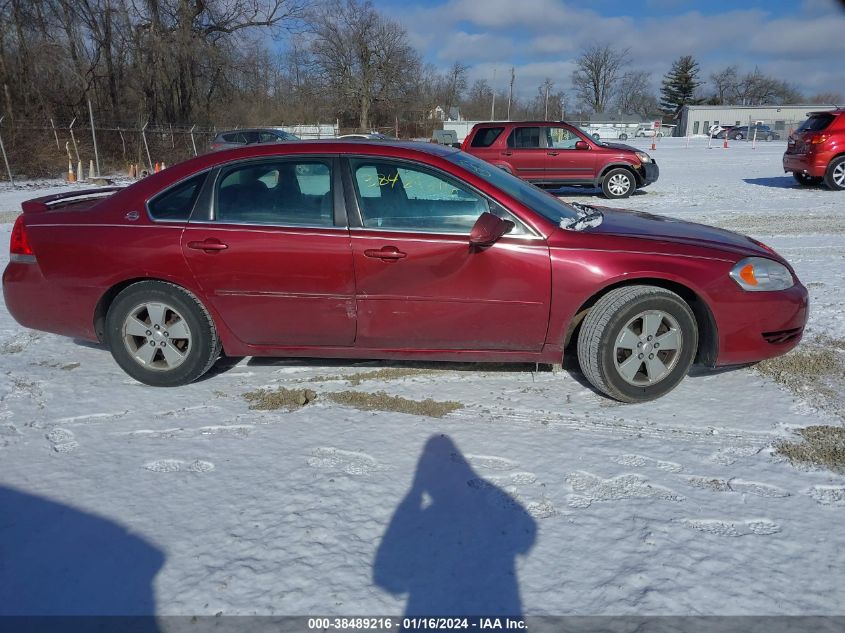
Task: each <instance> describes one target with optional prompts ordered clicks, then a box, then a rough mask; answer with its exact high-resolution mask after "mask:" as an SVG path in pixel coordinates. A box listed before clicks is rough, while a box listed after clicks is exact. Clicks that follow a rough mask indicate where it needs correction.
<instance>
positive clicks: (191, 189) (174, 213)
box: [147, 172, 208, 222]
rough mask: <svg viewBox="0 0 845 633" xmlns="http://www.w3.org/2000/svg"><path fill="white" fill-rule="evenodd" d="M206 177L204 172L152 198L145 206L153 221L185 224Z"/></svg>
mask: <svg viewBox="0 0 845 633" xmlns="http://www.w3.org/2000/svg"><path fill="white" fill-rule="evenodd" d="M207 175H208V173H207V172H205V173H202V174H199V175H198V176H194V177H192V178H188V180H184V181H182V182H180V183H179V184H178V185H175V186H173V187H171V188H170V189H168V190H166V191H165V192H164V193H160V194H159V195H158V196H156V197H155V198H153V199H152V200H151V201H150V202H149V204H148V205H147V209H148V210H149V212H150V217H151V218H152V219H153V220H169V221H171V222H173V221H182V222H187V220H188V218H189V217H191V211H192V210H193V208H194V203H196V201H197V198H198V197H199V195H200V190H201V189H202V185H203V183H204V182H205V177H206V176H207Z"/></svg>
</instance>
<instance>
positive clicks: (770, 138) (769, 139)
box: [766, 134, 775, 143]
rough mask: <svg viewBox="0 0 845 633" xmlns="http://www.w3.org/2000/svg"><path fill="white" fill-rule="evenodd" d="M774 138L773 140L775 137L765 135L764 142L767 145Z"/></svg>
mask: <svg viewBox="0 0 845 633" xmlns="http://www.w3.org/2000/svg"><path fill="white" fill-rule="evenodd" d="M774 138H775V137H774V136H772V135H771V134H766V142H767V143H768V142H769V141H772V140H774Z"/></svg>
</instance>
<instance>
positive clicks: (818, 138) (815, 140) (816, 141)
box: [810, 134, 830, 145]
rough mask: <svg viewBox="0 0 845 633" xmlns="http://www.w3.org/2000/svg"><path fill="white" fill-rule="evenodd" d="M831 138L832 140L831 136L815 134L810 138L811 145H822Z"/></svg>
mask: <svg viewBox="0 0 845 633" xmlns="http://www.w3.org/2000/svg"><path fill="white" fill-rule="evenodd" d="M829 138H830V134H813V135H812V136H811V137H810V143H811V144H812V145H820V144H821V143H824V142H825V141H826V140H827V139H829Z"/></svg>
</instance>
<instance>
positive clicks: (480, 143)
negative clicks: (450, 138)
mask: <svg viewBox="0 0 845 633" xmlns="http://www.w3.org/2000/svg"><path fill="white" fill-rule="evenodd" d="M504 130H505V128H503V127H486V128H482V129H480V130H478V132H476V134H475V136H474V137H472V142H471V143H470V144H469V145H470V147H490V146H491V145H492V144H493V143H495V142H496V139H497V138H499V136H500V135H501V134H502V132H504Z"/></svg>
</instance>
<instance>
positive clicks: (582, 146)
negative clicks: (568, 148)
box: [575, 141, 590, 149]
mask: <svg viewBox="0 0 845 633" xmlns="http://www.w3.org/2000/svg"><path fill="white" fill-rule="evenodd" d="M575 149H590V144H589V143H588V142H587V141H576V143H575Z"/></svg>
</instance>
